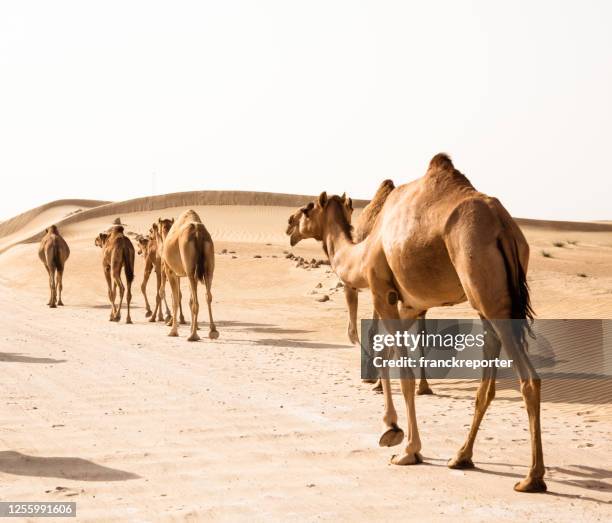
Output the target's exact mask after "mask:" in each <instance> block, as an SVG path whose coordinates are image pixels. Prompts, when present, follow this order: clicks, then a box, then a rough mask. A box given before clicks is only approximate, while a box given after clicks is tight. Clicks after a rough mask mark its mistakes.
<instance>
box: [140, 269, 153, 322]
mask: <svg viewBox="0 0 612 523" xmlns="http://www.w3.org/2000/svg"><path fill="white" fill-rule="evenodd" d="M152 270H153V264H152V263H151V262H150V261H148V260H147V262H146V264H145V271H144V277H143V278H142V284H141V285H140V290H141V291H142V295H143V296H144V300H145V310H146V312H145V318H149V317H150V316H151V314H152V312H151V305H149V299H148V298H147V285H148V283H149V277H150V276H151V271H152Z"/></svg>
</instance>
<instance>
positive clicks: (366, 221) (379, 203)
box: [287, 180, 433, 395]
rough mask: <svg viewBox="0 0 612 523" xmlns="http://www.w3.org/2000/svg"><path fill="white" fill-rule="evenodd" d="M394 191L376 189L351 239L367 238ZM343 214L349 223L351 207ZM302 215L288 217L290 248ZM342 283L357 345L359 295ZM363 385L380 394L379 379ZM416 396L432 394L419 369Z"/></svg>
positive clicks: (384, 186)
mask: <svg viewBox="0 0 612 523" xmlns="http://www.w3.org/2000/svg"><path fill="white" fill-rule="evenodd" d="M394 189H395V184H394V183H393V181H392V180H384V181H383V182H382V183H381V184H380V186H379V187H378V189H377V191H376V193H375V194H374V197H373V198H372V199H371V200H370V202H369V203H368V205H366V206H365V207H364V209H363V211H361V214H360V215H359V216H358V217H357V220H356V221H355V224H354V227H353V229H352V238H353V241H354V242H356V243H359V242H362V241H363V240H365V239H366V238H367V236H368V235H369V234H370V232H371V230H372V228H373V227H374V224H375V222H376V218H377V217H378V215H379V214H380V211H381V210H382V208H383V206H384V204H385V201H386V200H387V197H388V196H389V194H391V192H392V191H393V190H394ZM344 211H345V214H346V216H347V220H348V221H349V222H350V221H351V215H352V212H353V209H352V206H351V207H349V206H348V205H346V206H345V208H344ZM301 215H302V211H301V210H300V209H298V211H297V212H296V213H294V214H292V215H291V216H290V217H289V226H288V228H287V234H288V235H289V236H291V246H292V247H293V246H295V245H296V244H297V243H298V242H299V241H300V239H301V238H300V237H299V230H298V228H297V225H298V224H299V220H300V217H301ZM343 283H344V298H345V300H346V305H347V308H348V311H349V323H348V329H347V334H348V338H349V340H350V342H351V343H353V344H359V334H358V328H357V306H358V302H359V294H358V292H359V291H358V289H357V288H355V287H352V286H351V285H349V284H347V282H343ZM373 317H374V319H377V316H376V311H374V315H373ZM421 318H422V319H424V318H425V314H423V315H422V316H421ZM363 381H364V382H365V383H375V385H374V387H372V390H374V391H376V392H382V382H381V380H380V379H378V380H372V379H364V380H363ZM417 394H419V395H422V394H433V391H432V390H431V388H430V386H429V383H428V382H427V377H426V375H425V371H424V370H423V369H421V373H420V380H419V387H418V389H417Z"/></svg>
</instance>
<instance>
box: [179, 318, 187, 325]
mask: <svg viewBox="0 0 612 523" xmlns="http://www.w3.org/2000/svg"><path fill="white" fill-rule="evenodd" d="M179 323H180V324H181V325H187V322H186V321H185V318H183V317H182V316H181V317H180V319H179Z"/></svg>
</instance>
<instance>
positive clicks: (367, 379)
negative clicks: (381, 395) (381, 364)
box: [361, 378, 378, 383]
mask: <svg viewBox="0 0 612 523" xmlns="http://www.w3.org/2000/svg"><path fill="white" fill-rule="evenodd" d="M361 383H378V380H377V379H375V378H364V379H362V380H361Z"/></svg>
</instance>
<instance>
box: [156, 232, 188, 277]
mask: <svg viewBox="0 0 612 523" xmlns="http://www.w3.org/2000/svg"><path fill="white" fill-rule="evenodd" d="M162 259H163V261H164V262H165V264H166V266H167V267H168V268H169V269H170V270H171V271H172V272H173V273H174V274H175V275H176V276H180V277H184V276H186V273H185V269H184V267H183V259H182V258H181V251H180V249H179V245H178V235H176V236H175V235H172V236H168V237H167V238H166V241H165V242H164V253H163V256H162Z"/></svg>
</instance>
